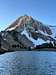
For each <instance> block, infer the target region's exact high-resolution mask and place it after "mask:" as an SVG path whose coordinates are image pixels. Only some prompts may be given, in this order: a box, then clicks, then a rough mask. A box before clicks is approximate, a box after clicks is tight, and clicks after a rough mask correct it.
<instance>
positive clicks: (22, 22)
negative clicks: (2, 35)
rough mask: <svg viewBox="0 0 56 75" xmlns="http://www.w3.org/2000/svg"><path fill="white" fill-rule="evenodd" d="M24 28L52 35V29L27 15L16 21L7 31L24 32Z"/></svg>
mask: <svg viewBox="0 0 56 75" xmlns="http://www.w3.org/2000/svg"><path fill="white" fill-rule="evenodd" d="M24 28H26V29H32V30H35V31H38V30H41V31H43V32H44V33H47V34H49V35H51V34H52V32H51V29H50V28H49V27H47V26H45V25H44V24H43V23H41V22H39V21H36V20H35V19H33V18H32V17H31V16H27V15H24V16H21V17H19V18H18V19H16V21H14V22H13V23H12V24H11V25H10V26H9V27H8V28H6V31H12V30H16V29H18V30H20V29H21V30H23V29H24Z"/></svg>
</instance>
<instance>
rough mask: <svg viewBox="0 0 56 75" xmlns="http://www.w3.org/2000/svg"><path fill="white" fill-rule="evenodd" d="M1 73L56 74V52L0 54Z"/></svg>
mask: <svg viewBox="0 0 56 75" xmlns="http://www.w3.org/2000/svg"><path fill="white" fill-rule="evenodd" d="M0 75H56V52H50V51H49V52H48V51H16V52H10V53H5V54H3V55H0Z"/></svg>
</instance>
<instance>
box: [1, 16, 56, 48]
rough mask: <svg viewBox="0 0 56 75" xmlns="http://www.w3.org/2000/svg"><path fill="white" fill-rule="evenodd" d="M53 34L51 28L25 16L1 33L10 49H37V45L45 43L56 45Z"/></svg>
mask: <svg viewBox="0 0 56 75" xmlns="http://www.w3.org/2000/svg"><path fill="white" fill-rule="evenodd" d="M53 33H54V32H53V31H52V29H51V27H50V26H46V25H45V24H43V23H42V22H40V21H38V20H35V19H33V18H32V17H31V16H27V15H24V16H21V17H19V18H18V19H16V21H14V22H13V23H12V24H11V25H10V26H9V27H8V28H6V29H5V30H4V31H3V32H1V36H2V38H3V40H4V41H6V43H7V44H8V45H9V47H8V48H12V47H14V48H15V47H16V48H18V47H19V48H35V46H36V45H41V44H43V43H50V42H51V43H52V44H54V42H55V41H56V40H55V38H54V37H55V36H54V37H53Z"/></svg>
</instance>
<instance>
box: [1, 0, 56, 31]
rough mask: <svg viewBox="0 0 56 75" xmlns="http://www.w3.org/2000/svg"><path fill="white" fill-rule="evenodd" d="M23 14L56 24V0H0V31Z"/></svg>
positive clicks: (45, 22)
mask: <svg viewBox="0 0 56 75" xmlns="http://www.w3.org/2000/svg"><path fill="white" fill-rule="evenodd" d="M24 14H27V15H30V16H32V17H33V18H34V19H37V20H39V21H42V22H43V23H44V24H52V25H56V0H0V31H1V30H4V29H5V28H6V27H8V26H9V25H8V24H10V23H12V22H13V21H14V20H15V19H16V18H17V17H19V16H21V15H24Z"/></svg>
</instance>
